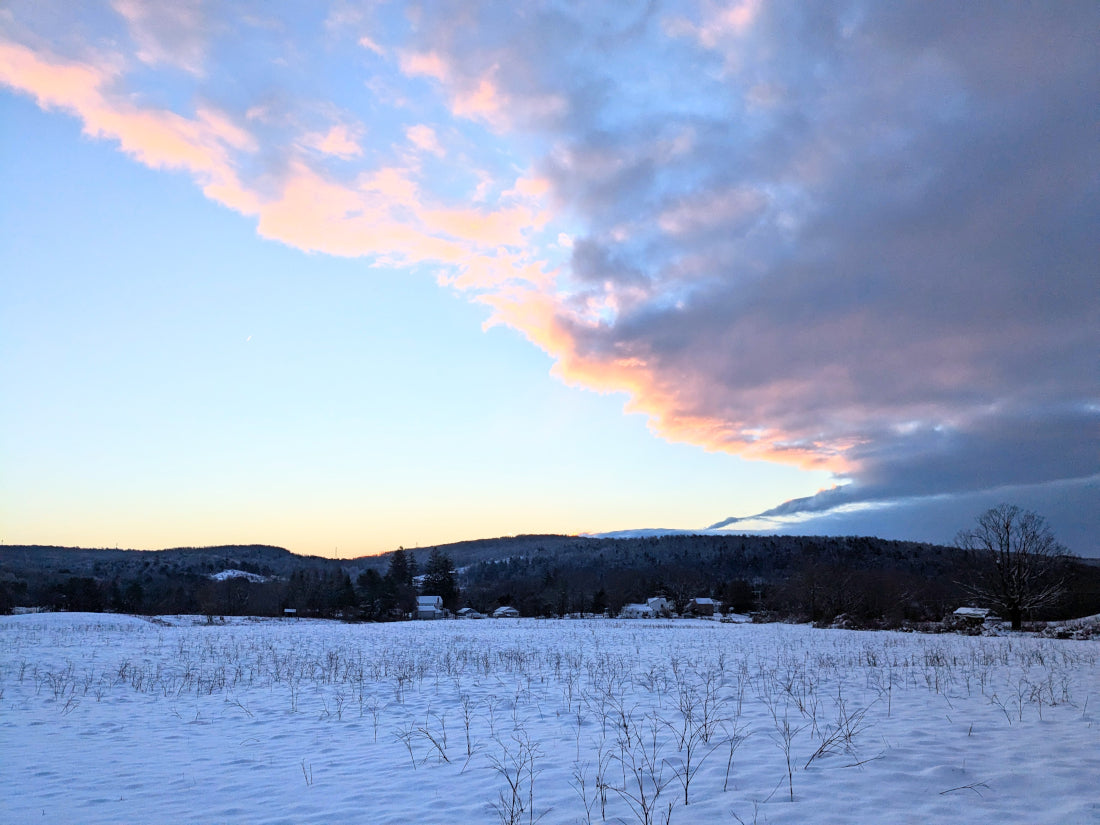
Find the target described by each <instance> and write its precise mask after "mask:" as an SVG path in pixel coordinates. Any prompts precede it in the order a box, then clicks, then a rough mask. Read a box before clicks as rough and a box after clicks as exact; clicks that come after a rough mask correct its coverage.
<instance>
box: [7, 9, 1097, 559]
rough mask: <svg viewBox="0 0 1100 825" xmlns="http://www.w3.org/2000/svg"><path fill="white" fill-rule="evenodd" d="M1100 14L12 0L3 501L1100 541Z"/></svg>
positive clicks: (188, 517)
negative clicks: (1046, 526)
mask: <svg viewBox="0 0 1100 825" xmlns="http://www.w3.org/2000/svg"><path fill="white" fill-rule="evenodd" d="M1098 26H1100V10H1098V7H1097V6H1096V5H1095V4H1089V3H1065V4H1058V5H1052V6H1050V7H1042V6H1038V7H1016V6H1009V7H1003V8H997V9H995V10H994V9H989V8H981V7H979V6H978V5H976V4H975V5H972V6H971V5H964V6H957V5H951V4H945V5H942V6H940V5H936V4H933V5H932V6H929V5H928V4H923V3H920V4H918V3H911V4H910V3H903V4H890V5H889V6H883V5H881V4H866V3H859V2H843V3H823V4H815V3H809V4H806V3H794V4H788V3H779V2H774V3H772V2H764V1H763V0H762V1H761V2H755V1H754V2H750V1H749V0H745V2H739V3H729V4H721V3H711V2H669V3H657V4H639V5H632V4H626V5H624V4H608V5H606V6H584V7H577V8H572V7H568V6H558V5H557V4H552V3H548V4H539V5H532V6H528V5H524V4H520V5H519V6H514V7H508V8H507V9H502V8H501V7H499V6H496V5H494V4H479V3H471V2H455V3H450V2H443V3H373V2H370V3H357V2H351V1H350V0H334V1H333V2H330V3H325V4H317V5H310V4H307V5H305V6H299V5H295V6H282V5H280V6H270V5H269V4H263V3H254V2H238V3H227V4H210V3H206V2H202V0H188V2H178V3H173V4H161V3H156V2H153V1H152V0H114V2H106V1H104V2H93V3H88V4H81V5H79V6H77V7H73V6H71V5H70V4H67V3H64V2H61V1H60V0H48V2H37V0H36V1H35V2H31V0H16V1H15V2H12V3H9V4H6V5H5V9H4V10H3V11H0V180H2V181H3V186H4V193H5V195H4V198H3V205H2V206H0V270H2V272H0V384H2V386H3V387H4V390H5V396H6V399H7V403H6V404H5V405H4V408H3V411H2V412H0V540H3V541H4V542H5V543H7V544H17V543H36V544H64V545H81V546H110V547H114V546H116V545H117V546H122V547H141V548H160V547H170V546H184V545H211V544H229V543H267V544H275V545H280V546H285V547H287V548H289V549H291V550H293V551H295V552H300V553H311V554H320V555H329V556H332V555H339V556H342V557H351V556H357V555H363V554H368V553H378V552H383V551H386V550H391V549H394V548H396V547H397V546H405V547H415V546H428V545H432V544H438V543H444V542H449V541H459V540H465V539H474V538H485V537H493V536H500V535H511V534H517V533H579V532H606V531H615V530H628V529H640V528H675V529H700V530H701V529H704V528H707V527H711V526H715V525H718V524H721V525H723V527H724V529H730V530H742V529H749V528H750V527H751V528H753V529H764V530H768V529H775V530H787V531H802V532H830V533H875V534H878V535H882V536H884V537H888V538H913V539H917V540H931V541H948V540H950V538H951V536H953V535H954V533H955V531H956V530H958V529H959V528H961V527H963V526H965V525H966V524H967V523H969V521H970V520H971V518H972V516H973V514H974V513H976V512H979V511H981V510H982V509H984V508H985V507H987V506H990V505H991V504H993V503H996V502H997V501H1000V500H1003V499H1011V500H1012V501H1013V502H1015V503H1018V504H1020V505H1021V506H1024V507H1029V508H1032V509H1035V510H1037V511H1039V512H1041V513H1043V514H1044V515H1045V516H1046V517H1047V518H1048V520H1049V521H1050V523H1051V524H1052V526H1053V527H1054V529H1055V531H1056V533H1057V534H1058V536H1059V538H1060V539H1061V540H1062V541H1063V542H1065V543H1066V544H1067V545H1069V547H1070V549H1071V550H1073V551H1075V552H1079V553H1083V554H1085V555H1100V540H1098V539H1097V538H1096V536H1097V535H1100V532H1098V530H1097V528H1100V360H1098V357H1097V354H1098V353H1100V290H1098V289H1097V287H1096V284H1097V278H1098V273H1100V251H1098V245H1097V243H1096V225H1097V215H1098V213H1100V209H1098V207H1100V148H1098V142H1097V140H1096V133H1095V116H1094V114H1093V113H1094V112H1095V111H1096V110H1097V107H1098V104H1100V66H1098V61H1097V58H1096V57H1095V50H1094V45H1095V44H1094V42H1093V41H1094V40H1095V36H1094V34H1095V32H1096V31H1098V30H1100V28H1098ZM747 517H757V518H755V519H754V520H753V521H751V522H748V521H738V519H741V518H747Z"/></svg>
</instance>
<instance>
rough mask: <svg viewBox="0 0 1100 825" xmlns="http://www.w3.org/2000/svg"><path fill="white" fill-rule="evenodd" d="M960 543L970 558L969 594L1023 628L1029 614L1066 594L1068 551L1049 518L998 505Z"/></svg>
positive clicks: (958, 539)
mask: <svg viewBox="0 0 1100 825" xmlns="http://www.w3.org/2000/svg"><path fill="white" fill-rule="evenodd" d="M955 544H956V545H957V546H958V547H960V548H961V549H963V550H966V551H968V552H969V553H970V554H971V560H972V562H973V563H974V568H973V569H974V572H973V578H972V580H971V581H970V582H967V583H965V584H964V586H965V587H966V589H967V590H968V591H969V592H970V594H971V595H972V596H973V597H974V598H976V599H978V600H980V601H982V602H985V603H986V604H988V605H989V606H990V607H992V608H994V609H996V610H998V611H999V612H1001V613H1002V614H1003V615H1005V616H1007V617H1008V618H1009V619H1010V620H1011V622H1012V629H1013V630H1019V629H1020V623H1021V621H1022V620H1023V616H1024V613H1026V612H1028V611H1031V610H1035V609H1037V608H1041V607H1047V606H1049V605H1051V604H1053V603H1054V602H1056V601H1057V600H1058V598H1059V597H1060V596H1061V595H1062V591H1063V584H1064V582H1063V578H1062V575H1061V573H1062V562H1063V559H1064V557H1065V555H1066V549H1065V548H1064V547H1063V546H1062V545H1061V544H1059V543H1058V541H1057V540H1056V539H1055V538H1054V532H1053V531H1052V530H1051V529H1050V526H1049V525H1048V524H1047V523H1046V519H1044V518H1043V517H1042V516H1040V515H1037V514H1035V513H1033V512H1031V511H1030V510H1021V509H1020V508H1019V507H1017V506H1015V505H1013V504H998V505H997V506H996V507H993V508H992V509H990V510H986V511H985V512H984V513H982V514H981V515H980V516H978V519H977V523H976V525H975V526H974V527H972V528H971V529H969V530H962V531H960V532H959V534H958V536H956V538H955Z"/></svg>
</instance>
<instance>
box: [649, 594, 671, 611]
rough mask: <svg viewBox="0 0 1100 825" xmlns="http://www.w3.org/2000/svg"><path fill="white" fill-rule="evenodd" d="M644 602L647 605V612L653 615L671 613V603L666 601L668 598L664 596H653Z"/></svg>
mask: <svg viewBox="0 0 1100 825" xmlns="http://www.w3.org/2000/svg"><path fill="white" fill-rule="evenodd" d="M645 603H646V606H648V607H649V612H650V613H652V614H653V615H654V616H671V615H672V605H670V604H669V603H668V599H666V598H665V597H664V596H654V597H653V598H652V599H646V601H645Z"/></svg>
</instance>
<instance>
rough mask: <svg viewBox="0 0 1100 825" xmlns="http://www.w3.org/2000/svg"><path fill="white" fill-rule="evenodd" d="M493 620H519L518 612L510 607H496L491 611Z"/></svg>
mask: <svg viewBox="0 0 1100 825" xmlns="http://www.w3.org/2000/svg"><path fill="white" fill-rule="evenodd" d="M493 618H494V619H518V618H519V611H518V610H516V609H515V608H514V607H512V606H511V605H504V606H503V607H498V608H497V609H496V610H494V611H493Z"/></svg>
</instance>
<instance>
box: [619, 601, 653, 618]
mask: <svg viewBox="0 0 1100 825" xmlns="http://www.w3.org/2000/svg"><path fill="white" fill-rule="evenodd" d="M619 618H620V619H651V618H653V611H652V610H651V609H650V607H649V605H648V604H624V605H623V609H622V610H620V611H619Z"/></svg>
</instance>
